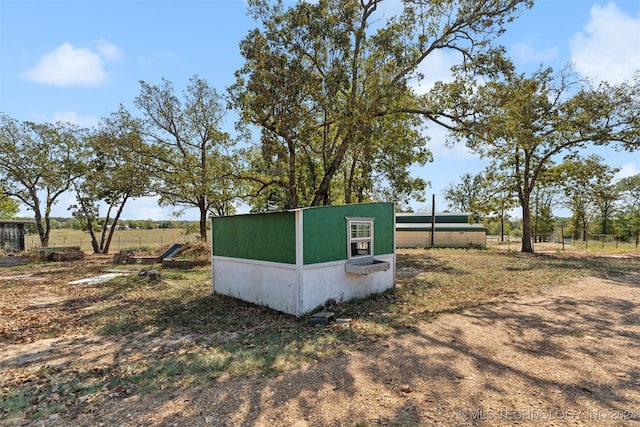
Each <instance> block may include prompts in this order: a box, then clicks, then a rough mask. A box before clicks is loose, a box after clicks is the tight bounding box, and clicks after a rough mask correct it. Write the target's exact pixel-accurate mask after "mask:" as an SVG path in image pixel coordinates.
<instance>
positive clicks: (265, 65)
mask: <svg viewBox="0 0 640 427" xmlns="http://www.w3.org/2000/svg"><path fill="white" fill-rule="evenodd" d="M389 3H390V2H388V1H382V0H319V1H318V2H315V3H310V2H303V1H300V2H297V3H296V5H295V6H294V7H291V8H286V7H285V6H284V5H283V2H282V1H276V2H269V1H266V0H250V1H249V13H250V14H251V15H252V16H253V17H254V18H255V19H256V20H258V21H259V22H260V23H261V28H257V29H255V30H253V31H251V32H250V33H249V34H248V35H247V36H246V37H245V39H244V40H243V41H242V42H241V46H240V48H241V52H242V55H243V56H244V58H245V64H244V66H243V67H242V68H241V69H240V70H239V71H238V72H237V73H236V77H237V81H236V83H235V85H234V86H232V87H231V88H230V94H231V97H232V102H233V105H234V106H235V107H236V108H238V109H239V110H240V112H241V118H242V120H243V121H244V122H246V123H249V124H251V125H254V126H257V127H258V128H259V129H260V130H261V140H260V145H259V147H257V148H256V149H255V152H254V154H253V155H252V156H251V159H252V162H251V165H252V173H251V176H250V177H248V178H249V180H250V182H251V183H252V184H253V186H252V187H253V192H254V194H262V195H263V196H262V197H261V198H260V199H258V202H259V206H257V207H256V208H257V209H258V210H263V209H265V204H266V205H267V207H266V209H270V208H273V207H275V208H296V207H298V206H309V205H311V206H317V205H322V204H331V203H337V202H344V203H350V202H361V201H366V200H370V199H372V198H376V197H384V198H385V199H390V200H394V201H403V200H407V198H408V197H414V198H417V199H421V197H422V196H421V194H423V190H424V188H425V186H426V184H427V183H426V182H424V181H423V180H421V179H417V178H413V177H412V176H411V175H410V174H409V173H407V169H408V168H409V166H411V165H413V164H420V165H424V164H425V163H426V162H428V161H430V160H431V153H430V152H429V151H428V150H427V149H426V148H425V143H426V138H425V136H424V133H423V129H422V126H423V125H424V124H425V121H429V120H431V121H432V122H434V123H438V124H443V122H442V121H441V120H440V119H441V118H442V117H441V112H442V110H441V109H440V108H439V106H437V105H435V106H434V105H432V104H429V103H427V102H424V100H423V99H422V98H421V97H420V96H419V95H418V94H417V93H416V92H415V90H414V89H413V86H412V85H413V84H415V83H417V82H418V81H419V80H420V79H421V77H423V76H421V75H420V73H419V71H418V66H419V65H420V64H422V63H424V62H425V61H427V60H428V59H429V58H430V57H432V55H433V54H434V53H436V52H438V51H455V52H458V53H459V54H460V58H461V61H467V60H469V59H470V58H472V57H474V56H475V55H476V54H477V53H480V52H486V51H488V49H489V47H490V41H491V39H492V38H493V37H494V36H495V35H496V34H499V33H500V32H501V31H502V28H503V24H504V23H505V21H507V20H510V19H512V18H513V16H514V14H516V13H517V12H518V11H519V9H520V8H521V7H522V6H528V5H530V4H531V3H532V2H531V1H529V0H493V1H491V2H478V1H477V0H443V1H438V2H432V1H423V0H407V1H403V2H402V3H398V2H397V3H394V5H395V6H397V7H400V8H401V10H400V11H399V13H397V14H393V13H392V12H391V10H390V9H387V10H386V11H385V10H383V8H384V7H385V6H386V5H387V4H389ZM264 194H266V195H267V196H264Z"/></svg>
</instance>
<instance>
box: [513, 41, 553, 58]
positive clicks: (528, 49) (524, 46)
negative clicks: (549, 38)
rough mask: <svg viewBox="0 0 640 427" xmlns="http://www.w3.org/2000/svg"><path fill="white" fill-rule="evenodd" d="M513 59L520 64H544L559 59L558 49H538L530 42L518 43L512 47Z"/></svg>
mask: <svg viewBox="0 0 640 427" xmlns="http://www.w3.org/2000/svg"><path fill="white" fill-rule="evenodd" d="M512 52H513V57H514V58H515V59H516V60H518V61H519V62H534V63H543V62H550V61H552V60H554V59H556V58H557V57H558V48H557V47H550V48H547V49H536V48H535V47H533V45H532V44H531V43H529V42H520V43H516V44H514V45H513V47H512Z"/></svg>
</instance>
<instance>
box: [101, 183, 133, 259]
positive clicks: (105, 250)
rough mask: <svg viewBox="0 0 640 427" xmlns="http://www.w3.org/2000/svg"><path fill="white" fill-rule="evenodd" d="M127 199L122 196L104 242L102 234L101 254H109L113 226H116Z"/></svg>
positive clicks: (127, 196) (127, 197)
mask: <svg viewBox="0 0 640 427" xmlns="http://www.w3.org/2000/svg"><path fill="white" fill-rule="evenodd" d="M128 199H129V195H126V196H124V198H123V199H122V203H121V204H120V206H119V207H118V212H116V216H115V217H114V218H113V227H111V229H110V230H109V234H108V235H107V239H106V240H104V234H103V242H104V244H103V245H102V253H103V254H108V253H109V247H110V246H111V239H112V238H113V232H114V231H115V226H116V224H118V221H120V215H122V211H123V210H124V205H125V203H126V202H127V200H128Z"/></svg>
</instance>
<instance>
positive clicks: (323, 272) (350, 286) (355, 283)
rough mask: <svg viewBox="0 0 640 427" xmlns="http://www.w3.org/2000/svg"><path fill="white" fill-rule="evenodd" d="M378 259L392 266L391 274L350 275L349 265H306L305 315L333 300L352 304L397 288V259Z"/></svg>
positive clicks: (303, 288)
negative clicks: (354, 300)
mask: <svg viewBox="0 0 640 427" xmlns="http://www.w3.org/2000/svg"><path fill="white" fill-rule="evenodd" d="M375 259H377V260H380V261H386V262H388V263H389V264H390V268H389V270H387V271H379V272H376V273H372V274H366V275H360V274H352V273H347V272H346V271H345V268H344V266H345V264H346V261H336V262H329V263H322V264H312V265H306V266H305V267H304V272H303V283H302V286H301V290H300V295H301V298H300V299H301V306H300V311H301V314H304V313H308V312H310V311H312V310H313V309H315V308H316V307H318V306H319V305H324V304H325V303H326V302H327V300H329V299H331V298H332V299H335V300H336V301H338V302H341V301H349V300H351V299H354V298H364V297H367V296H369V295H372V294H375V293H381V292H384V291H386V290H387V289H391V288H393V286H394V279H395V265H396V263H395V255H394V254H389V255H383V256H376V257H375Z"/></svg>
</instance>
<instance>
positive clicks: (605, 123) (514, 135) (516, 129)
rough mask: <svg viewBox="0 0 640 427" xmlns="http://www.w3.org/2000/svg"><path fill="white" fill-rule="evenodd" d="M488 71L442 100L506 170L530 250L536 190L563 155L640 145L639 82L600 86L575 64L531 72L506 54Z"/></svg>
mask: <svg viewBox="0 0 640 427" xmlns="http://www.w3.org/2000/svg"><path fill="white" fill-rule="evenodd" d="M481 59H482V58H479V59H478V60H479V61H480V60H481ZM488 71H491V73H490V74H489V75H488V77H490V78H489V79H474V80H468V81H467V82H466V84H465V85H462V84H461V83H460V82H459V81H457V82H455V83H454V84H452V85H448V86H442V87H441V88H440V89H442V91H441V92H440V95H441V97H440V98H438V100H439V101H440V102H442V103H445V104H446V103H448V104H449V105H450V106H451V108H450V117H451V118H452V120H453V121H454V123H455V132H454V134H453V136H454V140H459V141H465V142H466V144H467V146H468V147H469V148H471V149H472V150H473V151H475V152H476V153H479V154H480V155H481V156H483V157H488V158H490V159H492V160H493V162H494V165H495V167H497V168H498V169H499V170H502V171H507V174H508V181H509V182H510V183H511V185H512V190H513V191H514V192H515V193H516V194H517V196H518V201H519V204H520V206H521V208H522V219H523V225H522V228H523V239H522V251H523V252H532V251H533V247H532V244H531V230H532V228H531V226H532V224H531V195H532V194H533V192H534V190H535V189H536V186H537V185H539V184H540V183H541V182H543V181H544V180H546V179H549V176H547V173H548V171H549V170H550V169H551V168H552V167H553V166H554V161H555V159H556V158H557V157H558V156H562V155H569V156H571V155H575V154H576V153H578V152H579V151H580V150H582V149H583V148H585V147H586V146H587V145H588V144H598V145H606V144H616V146H617V147H619V148H622V149H626V150H634V149H637V148H638V147H640V126H638V117H639V116H638V110H637V107H638V102H639V101H638V100H639V98H640V96H639V94H640V85H639V84H638V82H637V81H636V82H635V84H633V85H630V84H622V85H619V86H615V87H613V86H610V85H608V84H606V83H604V84H601V85H600V86H598V87H595V88H594V87H591V86H589V85H588V84H587V82H584V81H581V80H579V79H577V78H576V76H575V74H574V73H573V72H572V70H571V69H570V68H569V67H567V68H565V69H563V70H562V71H561V72H559V73H554V72H553V70H551V69H550V68H547V69H540V70H538V71H536V72H535V73H533V74H532V75H531V76H530V77H526V76H525V75H519V74H516V73H515V72H514V71H513V67H511V66H510V65H509V64H508V62H506V61H505V63H504V67H502V68H501V69H500V70H499V72H498V73H496V72H495V71H496V69H495V68H494V69H491V70H488ZM471 88H473V89H471Z"/></svg>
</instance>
